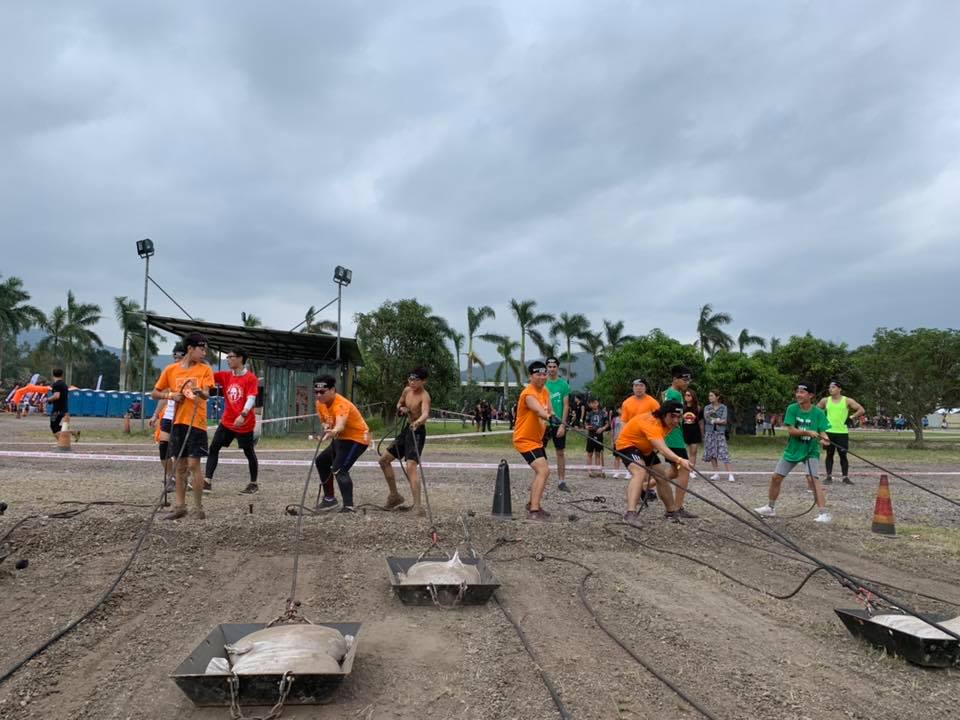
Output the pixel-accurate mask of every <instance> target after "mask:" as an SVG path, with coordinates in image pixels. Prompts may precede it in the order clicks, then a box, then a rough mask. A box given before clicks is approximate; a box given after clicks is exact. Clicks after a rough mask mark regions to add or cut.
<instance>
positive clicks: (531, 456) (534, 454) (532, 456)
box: [520, 447, 547, 465]
mask: <svg viewBox="0 0 960 720" xmlns="http://www.w3.org/2000/svg"><path fill="white" fill-rule="evenodd" d="M520 457H522V458H523V459H524V460H526V461H527V465H533V461H534V460H536V459H537V458H543V459H544V460H546V459H547V451H546V448H544V447H538V448H534V449H533V450H527V451H526V452H522V453H520Z"/></svg>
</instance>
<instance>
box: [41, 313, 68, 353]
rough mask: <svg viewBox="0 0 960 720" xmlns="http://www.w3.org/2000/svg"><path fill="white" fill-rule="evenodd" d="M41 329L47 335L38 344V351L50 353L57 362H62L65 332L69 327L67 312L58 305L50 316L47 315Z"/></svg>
mask: <svg viewBox="0 0 960 720" xmlns="http://www.w3.org/2000/svg"><path fill="white" fill-rule="evenodd" d="M40 327H42V328H43V330H44V331H45V332H46V333H47V334H46V335H45V336H44V337H43V339H42V340H40V342H38V343H37V350H40V351H42V352H46V353H50V354H51V355H53V357H54V359H55V361H56V362H59V361H60V351H61V349H62V347H63V332H64V330H65V329H66V327H67V311H66V310H64V309H63V307H61V306H60V305H57V306H56V307H55V308H54V309H53V310H52V311H51V313H50V314H49V315H47V316H46V317H45V318H44V319H43V322H42V323H41V324H40Z"/></svg>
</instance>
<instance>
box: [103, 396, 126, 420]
mask: <svg viewBox="0 0 960 720" xmlns="http://www.w3.org/2000/svg"><path fill="white" fill-rule="evenodd" d="M125 394H126V393H122V392H117V391H116V390H107V417H122V416H123V413H124V412H125V411H126V407H122V406H123V400H124V397H123V396H124V395H125Z"/></svg>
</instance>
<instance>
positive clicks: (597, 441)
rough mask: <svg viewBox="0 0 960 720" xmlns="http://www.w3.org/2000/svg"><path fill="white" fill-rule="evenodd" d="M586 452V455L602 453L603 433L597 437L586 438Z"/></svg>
mask: <svg viewBox="0 0 960 720" xmlns="http://www.w3.org/2000/svg"><path fill="white" fill-rule="evenodd" d="M587 452H588V453H602V452H603V433H600V434H599V435H590V436H588V437H587Z"/></svg>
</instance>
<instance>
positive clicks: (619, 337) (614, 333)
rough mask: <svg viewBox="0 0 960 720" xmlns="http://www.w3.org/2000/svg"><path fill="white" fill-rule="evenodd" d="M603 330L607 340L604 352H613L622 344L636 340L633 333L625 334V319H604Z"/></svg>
mask: <svg viewBox="0 0 960 720" xmlns="http://www.w3.org/2000/svg"><path fill="white" fill-rule="evenodd" d="M603 332H604V335H605V336H606V340H607V341H606V343H604V348H603V351H604V353H611V352H613V351H614V350H616V349H617V348H619V347H620V346H621V345H626V344H627V343H629V342H633V341H634V340H636V338H635V337H634V336H633V335H624V334H623V320H617V322H615V323H613V322H610V321H609V320H604V321H603Z"/></svg>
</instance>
